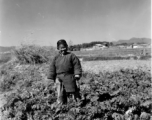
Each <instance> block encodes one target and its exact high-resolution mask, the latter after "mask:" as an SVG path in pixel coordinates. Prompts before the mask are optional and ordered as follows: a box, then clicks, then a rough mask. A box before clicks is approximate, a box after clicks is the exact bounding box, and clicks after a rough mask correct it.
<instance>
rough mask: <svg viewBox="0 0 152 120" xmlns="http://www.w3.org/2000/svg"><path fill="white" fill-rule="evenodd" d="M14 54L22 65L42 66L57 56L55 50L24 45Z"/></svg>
mask: <svg viewBox="0 0 152 120" xmlns="http://www.w3.org/2000/svg"><path fill="white" fill-rule="evenodd" d="M14 54H15V56H16V58H17V59H18V61H19V62H20V63H24V64H41V63H46V62H48V61H49V60H50V59H52V57H53V56H54V55H55V49H54V48H45V47H40V46H35V45H22V46H21V47H20V48H18V49H15V50H14Z"/></svg>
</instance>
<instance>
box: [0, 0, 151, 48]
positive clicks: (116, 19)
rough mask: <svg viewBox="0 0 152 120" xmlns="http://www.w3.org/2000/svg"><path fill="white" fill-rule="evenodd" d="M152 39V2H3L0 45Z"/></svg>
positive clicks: (93, 0)
mask: <svg viewBox="0 0 152 120" xmlns="http://www.w3.org/2000/svg"><path fill="white" fill-rule="evenodd" d="M132 37H138V38H142V37H144V38H151V0H0V46H18V45H21V44H37V45H42V46H56V42H57V41H58V40H59V39H65V40H66V41H67V42H68V43H69V42H70V41H72V42H70V43H72V44H81V43H87V42H92V41H109V42H112V41H117V40H119V39H130V38H132Z"/></svg>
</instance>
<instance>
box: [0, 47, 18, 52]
mask: <svg viewBox="0 0 152 120" xmlns="http://www.w3.org/2000/svg"><path fill="white" fill-rule="evenodd" d="M14 49H15V46H10V47H4V46H0V52H8V51H11V50H14Z"/></svg>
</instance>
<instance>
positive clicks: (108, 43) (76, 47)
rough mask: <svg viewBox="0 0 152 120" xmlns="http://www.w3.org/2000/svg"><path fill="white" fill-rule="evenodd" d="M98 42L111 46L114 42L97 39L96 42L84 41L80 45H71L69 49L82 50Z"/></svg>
mask: <svg viewBox="0 0 152 120" xmlns="http://www.w3.org/2000/svg"><path fill="white" fill-rule="evenodd" d="M96 44H103V45H105V46H107V47H109V46H111V45H112V42H101V41H95V42H90V43H83V44H78V45H70V46H69V50H70V51H80V49H81V48H90V47H93V46H94V45H96Z"/></svg>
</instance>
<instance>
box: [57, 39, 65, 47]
mask: <svg viewBox="0 0 152 120" xmlns="http://www.w3.org/2000/svg"><path fill="white" fill-rule="evenodd" d="M61 44H62V45H65V46H66V47H68V44H67V42H66V40H64V39H61V40H59V41H58V42H57V49H59V46H60V45H61Z"/></svg>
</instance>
